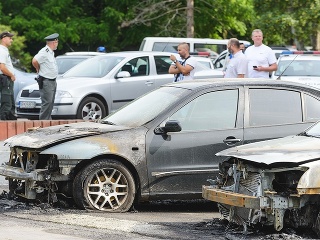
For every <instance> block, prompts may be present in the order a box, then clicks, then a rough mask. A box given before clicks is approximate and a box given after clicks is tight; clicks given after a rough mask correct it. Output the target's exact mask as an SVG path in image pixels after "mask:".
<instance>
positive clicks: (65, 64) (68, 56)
mask: <svg viewBox="0 0 320 240" xmlns="http://www.w3.org/2000/svg"><path fill="white" fill-rule="evenodd" d="M102 54H104V53H101V52H66V53H65V54H63V55H59V56H57V57H56V61H57V65H58V74H59V75H62V74H64V73H65V72H67V71H68V70H69V69H71V68H72V67H74V66H75V65H77V64H79V63H80V62H82V61H84V60H86V59H88V58H91V57H94V56H97V55H102Z"/></svg>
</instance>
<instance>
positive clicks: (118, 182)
mask: <svg viewBox="0 0 320 240" xmlns="http://www.w3.org/2000/svg"><path fill="white" fill-rule="evenodd" d="M86 194H87V197H88V199H89V201H90V203H91V204H92V206H93V207H94V208H96V209H99V210H104V211H108V210H115V209H118V208H119V207H121V206H122V205H123V204H124V203H125V201H126V199H127V197H128V181H127V178H126V177H125V176H124V175H123V174H122V173H121V172H120V171H118V170H116V169H114V168H107V169H100V170H98V171H96V172H94V173H93V174H92V175H91V177H90V178H89V179H88V181H87V188H86Z"/></svg>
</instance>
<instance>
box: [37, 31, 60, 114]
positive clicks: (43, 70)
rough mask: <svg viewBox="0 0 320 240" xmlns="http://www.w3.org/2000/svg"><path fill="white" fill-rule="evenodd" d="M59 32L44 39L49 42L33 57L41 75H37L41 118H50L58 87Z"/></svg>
mask: <svg viewBox="0 0 320 240" xmlns="http://www.w3.org/2000/svg"><path fill="white" fill-rule="evenodd" d="M58 37H59V34H58V33H54V34H51V35H49V36H47V37H45V38H44V39H45V40H46V42H47V44H46V46H45V47H43V48H42V49H41V50H40V51H39V52H38V53H37V54H36V55H35V56H34V57H33V59H32V65H33V66H34V68H35V69H36V71H37V73H38V74H39V76H38V77H37V81H38V85H39V92H40V98H41V110H40V115H39V119H40V120H50V119H51V113H52V109H53V104H54V98H55V94H56V89H57V82H56V78H57V76H58V66H57V62H56V59H55V57H54V51H55V50H56V49H57V47H58V43H59V40H58Z"/></svg>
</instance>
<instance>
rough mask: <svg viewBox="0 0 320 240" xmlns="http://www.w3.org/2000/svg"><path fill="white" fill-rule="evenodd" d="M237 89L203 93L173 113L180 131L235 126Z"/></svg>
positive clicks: (172, 117)
mask: <svg viewBox="0 0 320 240" xmlns="http://www.w3.org/2000/svg"><path fill="white" fill-rule="evenodd" d="M238 95H239V93H238V90H237V89H234V90H224V91H216V92H211V93H206V94H203V95H201V96H199V97H197V98H196V99H194V100H192V101H191V102H190V103H188V104H187V105H185V106H184V107H182V108H181V109H180V110H178V111H177V112H176V113H174V114H173V115H172V116H171V117H170V119H172V120H178V121H179V122H180V124H181V127H182V131H201V130H210V129H230V128H235V127H236V120H237V111H238Z"/></svg>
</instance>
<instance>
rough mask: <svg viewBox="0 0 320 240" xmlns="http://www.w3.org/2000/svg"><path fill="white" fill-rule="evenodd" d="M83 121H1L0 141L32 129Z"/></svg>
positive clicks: (81, 120)
mask: <svg viewBox="0 0 320 240" xmlns="http://www.w3.org/2000/svg"><path fill="white" fill-rule="evenodd" d="M83 121H84V120H83V119H72V120H19V119H18V120H14V121H0V141H3V140H5V139H7V138H9V137H12V136H14V135H16V134H19V133H24V132H26V131H27V129H28V128H32V127H49V126H54V125H61V124H68V123H76V122H83Z"/></svg>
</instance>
